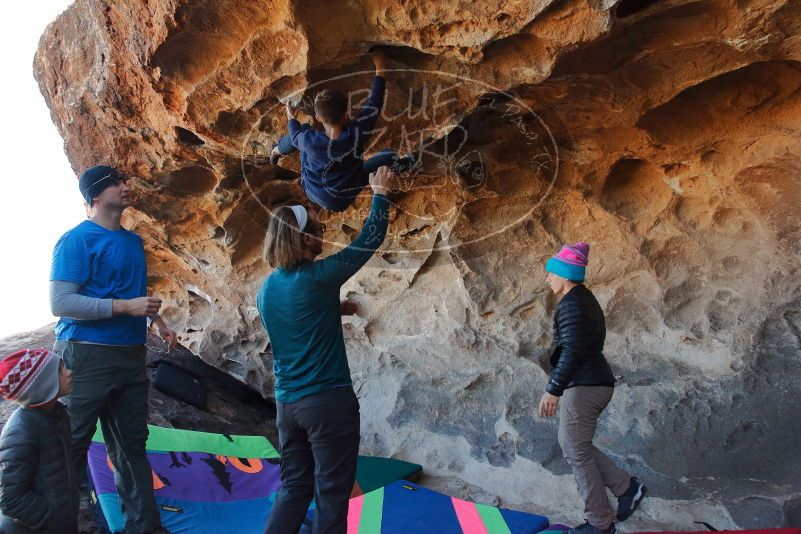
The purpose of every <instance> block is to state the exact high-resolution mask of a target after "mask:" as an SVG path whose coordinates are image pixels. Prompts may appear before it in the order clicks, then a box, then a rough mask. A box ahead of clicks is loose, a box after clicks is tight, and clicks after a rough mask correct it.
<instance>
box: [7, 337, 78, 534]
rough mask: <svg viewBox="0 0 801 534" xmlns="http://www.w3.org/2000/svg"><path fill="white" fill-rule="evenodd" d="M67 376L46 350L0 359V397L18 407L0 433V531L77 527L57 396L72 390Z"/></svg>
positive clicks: (74, 482) (65, 426)
mask: <svg viewBox="0 0 801 534" xmlns="http://www.w3.org/2000/svg"><path fill="white" fill-rule="evenodd" d="M70 375H71V373H70V371H69V370H67V369H66V368H65V367H64V364H63V363H62V362H61V357H60V356H59V355H58V354H56V353H54V352H50V351H49V350H47V349H22V350H18V351H16V352H14V353H12V354H9V355H8V356H6V357H5V358H3V360H2V361H0V396H2V397H3V398H5V399H7V400H10V401H12V402H16V403H17V404H19V405H20V407H19V408H17V410H16V411H15V412H14V413H13V414H12V415H11V417H10V418H9V419H8V422H7V423H6V424H5V426H4V427H3V432H2V433H1V434H0V532H4V533H5V534H22V533H26V534H27V533H34V532H35V533H37V534H45V533H48V534H49V533H53V534H55V533H64V534H69V533H74V532H77V531H78V502H79V501H78V499H79V496H78V477H77V475H76V473H74V472H73V462H72V458H71V457H70V454H71V450H72V443H71V434H70V419H69V415H68V413H67V410H66V408H65V407H64V405H63V404H61V403H60V402H58V400H57V399H58V398H59V397H62V396H64V395H66V394H68V393H69V392H70V391H71V390H72V380H71V377H70Z"/></svg>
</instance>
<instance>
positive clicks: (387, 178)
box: [370, 165, 395, 196]
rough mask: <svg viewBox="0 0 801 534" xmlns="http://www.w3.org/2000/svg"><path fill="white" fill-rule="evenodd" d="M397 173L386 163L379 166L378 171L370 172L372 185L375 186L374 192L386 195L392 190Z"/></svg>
mask: <svg viewBox="0 0 801 534" xmlns="http://www.w3.org/2000/svg"><path fill="white" fill-rule="evenodd" d="M394 179H395V175H394V174H392V171H391V170H389V167H387V166H386V165H384V166H383V167H379V168H378V170H377V171H375V172H373V173H370V187H372V188H373V193H374V194H376V195H384V196H386V195H387V194H389V192H390V191H391V190H392V182H393V180H394Z"/></svg>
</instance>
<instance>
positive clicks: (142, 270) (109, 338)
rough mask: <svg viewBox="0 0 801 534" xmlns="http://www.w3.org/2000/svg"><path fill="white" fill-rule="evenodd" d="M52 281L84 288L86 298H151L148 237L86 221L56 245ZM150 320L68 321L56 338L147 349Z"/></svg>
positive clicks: (124, 317)
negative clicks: (149, 289) (144, 238)
mask: <svg viewBox="0 0 801 534" xmlns="http://www.w3.org/2000/svg"><path fill="white" fill-rule="evenodd" d="M50 280H60V281H62V282H72V283H74V284H80V286H81V288H80V290H79V291H78V292H79V293H80V294H81V295H84V296H87V297H93V298H99V299H133V298H137V297H144V296H147V264H146V263H145V249H144V246H143V245H142V238H141V237H139V236H138V235H136V234H135V233H133V232H131V231H128V230H126V229H124V228H121V229H120V230H109V229H107V228H103V227H102V226H100V225H99V224H96V223H94V222H92V221H88V220H87V221H84V222H82V223H81V224H79V225H78V226H76V227H75V228H73V229H72V230H69V231H68V232H67V233H66V234H64V235H63V236H61V239H59V240H58V243H56V248H55V249H53V265H52V269H51V271H50ZM146 337H147V319H146V318H145V317H131V316H130V315H117V316H114V317H111V318H109V319H99V320H96V321H80V320H77V319H70V318H68V317H62V318H61V319H60V320H59V321H58V324H57V325H56V339H58V340H62V341H89V342H92V343H101V344H104V345H142V344H144V343H145V339H146Z"/></svg>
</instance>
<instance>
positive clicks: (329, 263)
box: [313, 167, 394, 286]
mask: <svg viewBox="0 0 801 534" xmlns="http://www.w3.org/2000/svg"><path fill="white" fill-rule="evenodd" d="M393 179H394V177H393V175H392V171H390V170H389V168H388V167H380V168H379V169H378V170H377V171H376V172H375V173H373V174H371V175H370V186H371V187H372V188H373V205H372V207H371V209H370V214H369V215H368V216H367V219H365V221H364V225H363V226H362V231H361V232H359V235H358V236H357V237H356V239H355V240H354V241H353V243H351V244H350V245H348V246H347V247H345V248H344V249H343V250H341V251H340V252H337V253H336V254H333V255H331V256H329V257H327V258H325V259H323V260H320V261H316V262H314V264H313V265H314V277H315V278H316V279H317V280H319V281H320V282H323V283H325V284H331V285H337V286H341V285H342V284H344V283H345V282H346V281H347V280H348V278H350V277H351V276H353V275H354V274H356V273H357V272H358V271H359V269H361V268H362V267H363V266H364V264H365V263H367V262H368V261H369V260H370V258H371V257H372V256H373V254H374V253H375V251H376V250H377V249H378V247H380V246H381V243H383V242H384V237H385V236H386V233H387V227H388V226H389V199H388V198H387V194H388V193H389V190H390V188H391V184H392V180H393Z"/></svg>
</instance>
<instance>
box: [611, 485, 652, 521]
mask: <svg viewBox="0 0 801 534" xmlns="http://www.w3.org/2000/svg"><path fill="white" fill-rule="evenodd" d="M647 492H648V488H646V487H645V486H643V485H642V484H640V482H639V481H638V480H637V477H631V484H629V489H627V490H626V493H624V494H623V495H621V496H620V497H618V498H617V520H618V521H625V520H626V519H628V518H629V517H630V516H631V514H633V513H634V510H636V509H637V507H638V506H640V503H641V502H642V500H643V499H644V498H645V494H646V493H647Z"/></svg>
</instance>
